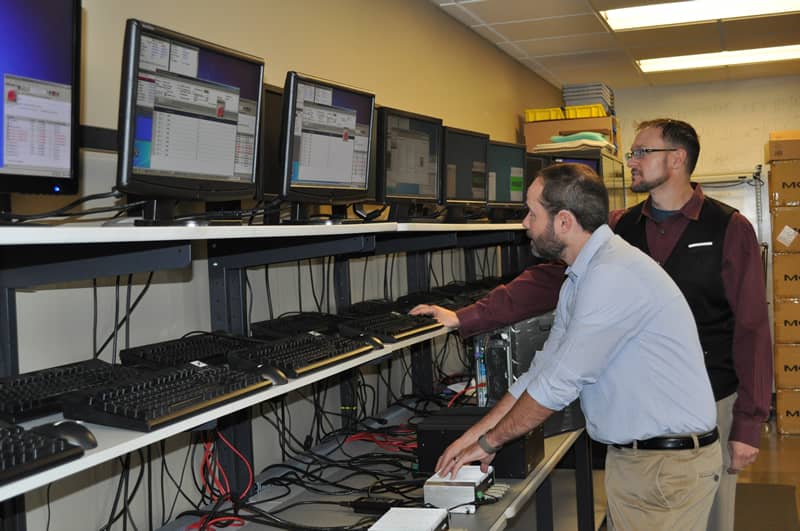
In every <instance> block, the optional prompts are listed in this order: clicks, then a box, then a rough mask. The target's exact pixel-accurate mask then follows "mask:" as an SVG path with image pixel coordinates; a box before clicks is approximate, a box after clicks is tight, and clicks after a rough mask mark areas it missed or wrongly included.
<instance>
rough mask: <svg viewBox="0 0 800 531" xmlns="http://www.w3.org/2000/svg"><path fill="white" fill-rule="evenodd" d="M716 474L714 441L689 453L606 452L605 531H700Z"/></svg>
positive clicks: (717, 446) (718, 459) (719, 461)
mask: <svg viewBox="0 0 800 531" xmlns="http://www.w3.org/2000/svg"><path fill="white" fill-rule="evenodd" d="M721 473H722V453H721V448H720V444H719V441H717V442H714V443H712V444H709V445H708V446H704V447H702V448H696V449H691V450H634V449H628V448H614V447H613V446H609V448H608V454H607V456H606V472H605V483H606V497H607V498H608V519H607V522H608V529H609V531H623V530H624V531H628V530H630V531H642V530H648V531H658V530H664V531H673V530H677V529H680V530H681V531H705V529H706V525H707V523H708V515H709V512H710V511H711V504H712V503H713V501H714V495H715V494H716V492H717V488H718V487H719V480H720V475H721Z"/></svg>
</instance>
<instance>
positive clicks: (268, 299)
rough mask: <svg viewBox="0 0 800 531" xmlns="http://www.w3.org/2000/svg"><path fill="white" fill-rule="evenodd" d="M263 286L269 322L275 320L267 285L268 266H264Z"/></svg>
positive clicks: (270, 293)
mask: <svg viewBox="0 0 800 531" xmlns="http://www.w3.org/2000/svg"><path fill="white" fill-rule="evenodd" d="M264 285H265V286H266V290H267V311H268V312H269V319H270V321H271V320H272V319H274V318H275V313H274V312H273V309H272V289H271V288H270V285H269V264H264Z"/></svg>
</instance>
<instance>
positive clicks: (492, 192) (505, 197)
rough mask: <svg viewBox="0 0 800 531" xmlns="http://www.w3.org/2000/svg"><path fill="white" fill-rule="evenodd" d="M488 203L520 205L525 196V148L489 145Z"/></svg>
mask: <svg viewBox="0 0 800 531" xmlns="http://www.w3.org/2000/svg"><path fill="white" fill-rule="evenodd" d="M487 158H488V161H489V173H488V177H487V180H488V186H487V188H488V189H489V203H522V202H523V201H524V195H525V183H524V180H525V179H524V168H525V147H524V146H508V145H501V144H495V143H490V144H489V151H488V156H487Z"/></svg>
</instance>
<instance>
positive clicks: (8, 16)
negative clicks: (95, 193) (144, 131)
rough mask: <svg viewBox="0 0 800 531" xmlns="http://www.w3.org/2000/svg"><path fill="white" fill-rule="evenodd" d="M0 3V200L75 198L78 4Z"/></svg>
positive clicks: (62, 0) (48, 0)
mask: <svg viewBox="0 0 800 531" xmlns="http://www.w3.org/2000/svg"><path fill="white" fill-rule="evenodd" d="M0 5H2V13H1V14H0V42H2V46H0V83H2V87H3V92H2V98H0V119H2V127H0V195H1V196H3V198H4V201H5V202H7V200H8V196H7V195H5V194H9V193H36V194H75V193H76V192H77V191H78V150H79V147H80V146H79V129H80V109H79V105H80V57H81V3H80V0H3V2H2V4H0ZM2 207H3V208H2V209H6V210H7V209H8V208H9V205H8V204H5V205H2Z"/></svg>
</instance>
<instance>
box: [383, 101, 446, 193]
mask: <svg viewBox="0 0 800 531" xmlns="http://www.w3.org/2000/svg"><path fill="white" fill-rule="evenodd" d="M441 154H442V121H441V120H440V119H438V118H432V117H429V116H420V115H416V114H411V113H407V112H404V111H399V110H396V109H389V108H385V107H384V108H381V109H380V110H379V111H378V172H377V189H378V197H377V199H378V201H385V200H387V199H389V200H393V199H413V200H427V201H436V200H438V199H439V172H440V169H441V168H440V167H441Z"/></svg>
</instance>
